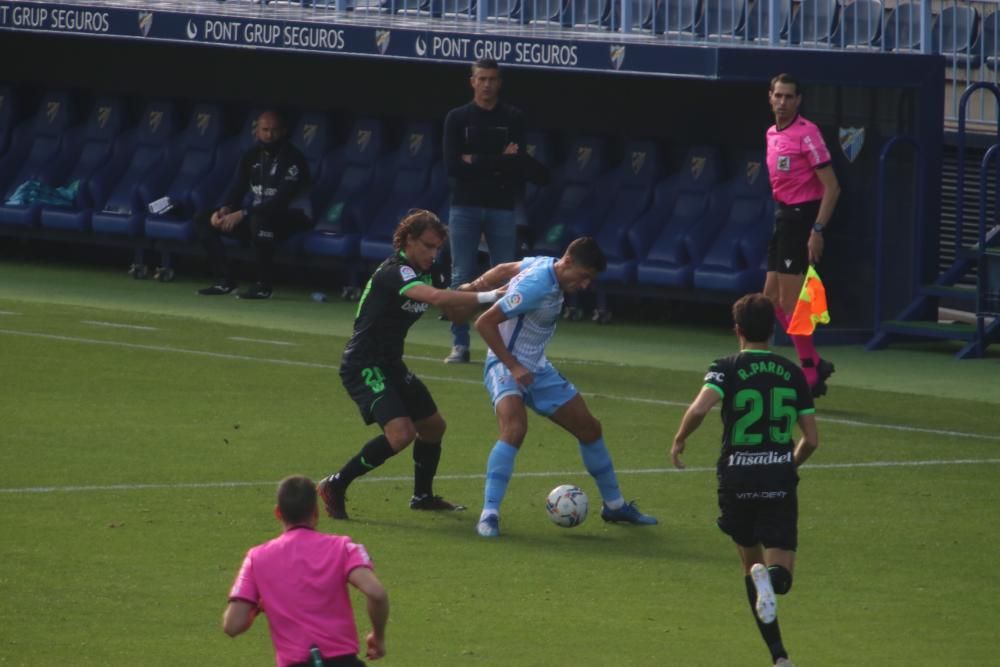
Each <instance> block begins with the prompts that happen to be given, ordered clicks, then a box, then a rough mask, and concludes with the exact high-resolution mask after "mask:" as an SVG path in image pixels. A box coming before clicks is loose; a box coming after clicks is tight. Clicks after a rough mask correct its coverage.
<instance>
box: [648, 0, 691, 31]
mask: <svg viewBox="0 0 1000 667" xmlns="http://www.w3.org/2000/svg"><path fill="white" fill-rule="evenodd" d="M700 16H701V0H656V2H655V3H650V5H649V13H648V15H647V17H646V20H644V21H643V27H644V28H650V29H651V30H652V31H653V32H654V33H655V34H657V35H662V34H664V33H669V34H672V35H677V34H687V35H691V34H693V33H694V26H695V24H696V23H697V22H698V19H699V17H700Z"/></svg>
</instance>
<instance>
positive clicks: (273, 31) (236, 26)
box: [203, 19, 344, 51]
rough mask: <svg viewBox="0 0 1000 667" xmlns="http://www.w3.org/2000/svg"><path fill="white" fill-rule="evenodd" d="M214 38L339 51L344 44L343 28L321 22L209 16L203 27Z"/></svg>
mask: <svg viewBox="0 0 1000 667" xmlns="http://www.w3.org/2000/svg"><path fill="white" fill-rule="evenodd" d="M203 34H204V36H205V39H206V40H208V41H212V42H229V43H231V44H250V45H253V46H287V47H293V48H305V49H326V50H333V51H340V50H342V49H343V48H344V31H343V29H337V28H324V27H321V26H295V25H286V26H280V25H277V24H274V23H257V22H254V21H251V22H248V23H244V22H243V21H220V20H218V19H208V20H206V21H205V26H204V30H203Z"/></svg>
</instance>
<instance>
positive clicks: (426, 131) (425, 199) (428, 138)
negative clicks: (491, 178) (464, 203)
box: [360, 122, 448, 262]
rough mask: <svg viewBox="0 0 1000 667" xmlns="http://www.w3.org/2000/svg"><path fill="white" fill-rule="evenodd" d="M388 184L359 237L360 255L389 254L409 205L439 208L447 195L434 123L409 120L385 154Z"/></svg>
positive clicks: (381, 257) (371, 258) (370, 257)
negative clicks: (392, 148) (393, 147)
mask: <svg viewBox="0 0 1000 667" xmlns="http://www.w3.org/2000/svg"><path fill="white" fill-rule="evenodd" d="M387 160H388V161H389V164H391V166H390V167H389V171H390V172H391V176H389V179H390V180H389V184H388V187H387V188H386V189H385V191H384V192H382V195H381V197H380V206H379V208H378V211H377V213H375V216H374V217H373V218H372V221H371V224H369V225H368V226H367V229H366V230H365V233H364V235H363V236H362V237H361V244H360V251H361V258H362V259H364V260H368V261H373V262H381V261H382V260H384V259H385V258H386V257H388V256H389V255H391V254H392V236H393V233H394V232H395V231H396V226H397V225H398V224H399V221H400V220H401V219H402V218H403V216H404V215H406V212H407V211H409V210H410V209H412V208H423V209H428V210H430V211H438V210H439V209H440V204H441V203H442V202H443V201H444V199H445V198H446V197H447V196H448V176H447V174H446V173H445V170H444V164H443V163H442V162H441V136H440V134H439V132H438V131H437V127H436V126H435V125H434V124H433V123H428V122H416V123H410V124H409V126H408V127H407V128H406V132H404V134H403V138H402V140H401V141H400V144H399V148H397V149H396V151H395V153H394V154H393V155H392V156H391V157H390V158H387Z"/></svg>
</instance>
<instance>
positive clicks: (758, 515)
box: [716, 489, 799, 551]
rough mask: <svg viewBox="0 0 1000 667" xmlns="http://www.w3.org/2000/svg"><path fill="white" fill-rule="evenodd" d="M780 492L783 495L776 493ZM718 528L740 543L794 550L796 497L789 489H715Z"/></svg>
mask: <svg viewBox="0 0 1000 667" xmlns="http://www.w3.org/2000/svg"><path fill="white" fill-rule="evenodd" d="M780 494H784V495H780ZM719 510H720V514H719V518H718V519H717V520H716V523H718V525H719V528H720V529H721V530H722V532H724V533H725V534H726V535H729V536H730V537H731V538H733V542H736V544H738V545H740V546H741V547H755V546H757V545H758V544H763V545H764V548H765V549H770V548H775V549H786V550H788V551H795V549H796V547H798V539H799V527H798V526H799V501H798V497H797V495H796V492H795V489H792V490H790V491H772V492H766V493H761V492H742V493H736V492H732V491H719Z"/></svg>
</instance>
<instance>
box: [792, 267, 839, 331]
mask: <svg viewBox="0 0 1000 667" xmlns="http://www.w3.org/2000/svg"><path fill="white" fill-rule="evenodd" d="M829 323H830V313H829V312H828V311H827V309H826V290H825V289H823V281H822V280H820V279H819V274H818V273H816V269H814V268H813V267H811V266H810V267H809V272H808V273H806V280H805V282H804V283H802V291H801V292H799V301H798V303H796V304H795V312H794V313H792V318H791V319H790V320H789V321H788V330H787V331H786V333H788V334H792V335H796V336H808V335H810V334H811V333H812V332H813V331H814V330H815V329H816V325H817V324H829Z"/></svg>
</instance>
